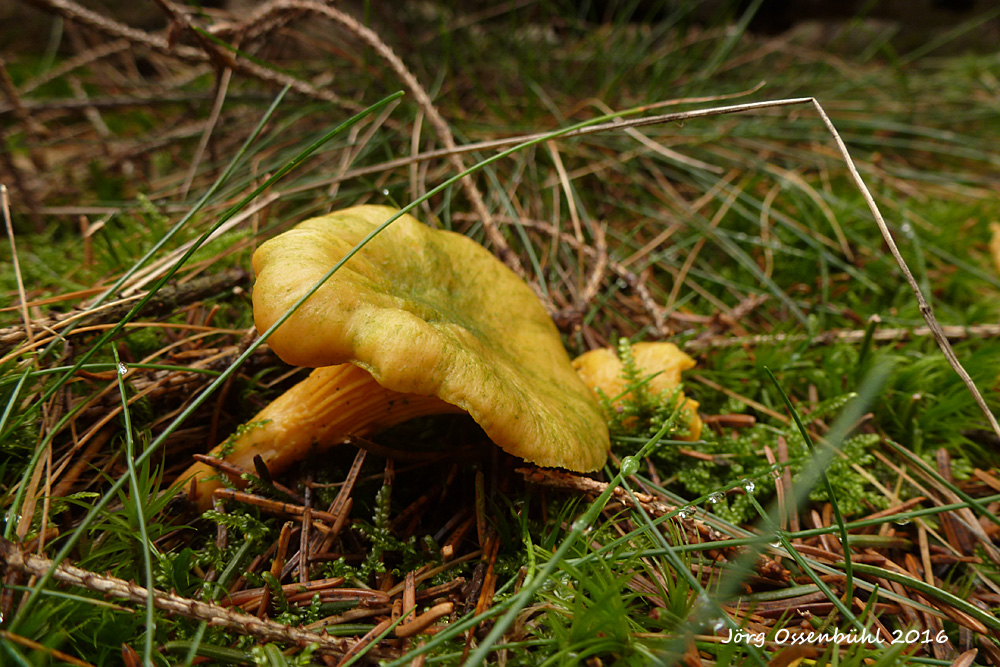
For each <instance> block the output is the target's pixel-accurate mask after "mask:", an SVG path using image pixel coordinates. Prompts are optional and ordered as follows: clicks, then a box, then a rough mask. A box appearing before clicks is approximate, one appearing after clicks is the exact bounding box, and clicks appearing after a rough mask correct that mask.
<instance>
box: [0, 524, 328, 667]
mask: <svg viewBox="0 0 1000 667" xmlns="http://www.w3.org/2000/svg"><path fill="white" fill-rule="evenodd" d="M0 558H2V560H3V561H4V562H5V563H6V565H7V567H8V568H11V569H14V570H19V571H22V572H25V573H27V574H30V575H32V576H36V577H41V576H45V575H46V574H49V573H51V576H52V578H53V579H54V580H56V581H59V582H61V583H64V584H68V585H70V586H79V587H81V588H86V589H87V590H90V591H94V592H96V593H101V594H103V595H106V596H107V597H110V598H114V599H118V600H128V601H130V602H135V603H138V604H146V603H147V601H148V600H149V591H147V589H145V588H143V587H142V586H139V585H138V584H136V583H133V582H130V581H125V580H123V579H118V578H116V577H112V576H109V575H106V574H98V573H96V572H91V571H89V570H85V569H83V568H80V567H76V566H74V565H70V564H68V563H61V564H59V565H56V564H54V563H53V562H52V561H51V560H49V559H48V558H43V557H41V556H36V555H33V554H28V553H25V552H23V551H22V550H21V549H20V548H18V546H17V545H15V544H14V543H13V542H10V541H8V540H6V539H4V538H0ZM152 599H153V605H154V606H155V607H156V608H157V609H160V610H162V611H165V612H167V613H171V614H177V615H178V616H183V617H185V618H192V619H195V620H198V621H206V622H207V623H208V624H209V625H213V626H217V627H222V628H226V629H228V630H235V631H237V632H242V633H244V634H247V635H251V636H253V637H256V638H257V639H258V640H260V641H264V642H271V641H278V642H285V643H288V644H293V645H296V646H308V645H310V644H316V645H317V650H318V651H319V652H320V653H325V654H331V655H341V654H343V653H344V650H345V648H344V642H343V641H342V640H338V639H335V638H333V637H330V636H328V635H327V634H325V633H321V634H317V633H313V632H307V631H305V630H301V629H299V628H295V627H291V626H287V625H282V624H281V623H275V622H274V621H268V620H261V619H259V618H256V617H254V616H251V615H249V614H244V613H242V612H239V611H235V610H232V609H227V608H225V607H222V606H220V605H217V604H214V603H211V602H201V601H198V600H190V599H188V598H184V597H181V596H180V595H176V594H174V593H165V592H162V591H157V590H154V591H153V596H152Z"/></svg>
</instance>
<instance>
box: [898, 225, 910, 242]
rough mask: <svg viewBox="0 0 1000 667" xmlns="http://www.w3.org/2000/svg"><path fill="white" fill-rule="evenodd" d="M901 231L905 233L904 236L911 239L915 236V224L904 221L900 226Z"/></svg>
mask: <svg viewBox="0 0 1000 667" xmlns="http://www.w3.org/2000/svg"><path fill="white" fill-rule="evenodd" d="M899 231H901V232H902V233H903V236H905V237H907V238H911V239H912V238H913V225H911V224H910V223H908V222H904V223H903V224H902V225H900V226H899Z"/></svg>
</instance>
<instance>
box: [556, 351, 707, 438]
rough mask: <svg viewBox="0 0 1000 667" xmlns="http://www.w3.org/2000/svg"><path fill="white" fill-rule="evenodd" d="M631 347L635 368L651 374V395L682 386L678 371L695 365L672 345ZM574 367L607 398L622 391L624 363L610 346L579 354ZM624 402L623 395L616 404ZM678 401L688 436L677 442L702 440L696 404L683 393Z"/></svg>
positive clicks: (587, 383)
mask: <svg viewBox="0 0 1000 667" xmlns="http://www.w3.org/2000/svg"><path fill="white" fill-rule="evenodd" d="M630 347H631V349H632V359H633V360H634V361H635V366H636V368H637V369H638V370H639V371H640V372H641V373H642V374H644V375H653V377H652V379H650V380H649V383H648V384H647V385H646V386H647V389H648V390H649V392H650V394H652V395H654V396H656V395H659V394H662V393H664V392H669V391H672V390H673V389H675V388H676V387H677V385H679V384H680V383H681V372H683V371H686V370H688V369H691V368H694V365H695V364H694V359H692V358H691V357H689V356H688V355H686V354H685V353H684V352H682V351H681V349H680V348H678V347H677V346H676V345H674V344H673V343H667V342H655V343H633V344H632V345H631V346H630ZM573 367H574V368H575V369H576V372H577V373H578V374H579V375H580V378H581V379H582V380H583V381H584V383H585V384H586V385H587V386H588V387H590V388H591V389H594V390H597V389H600V390H601V392H603V393H604V395H605V396H607V397H608V398H611V399H615V398H616V397H618V396H619V395H620V394H621V393H622V392H624V391H625V377H624V374H623V373H622V368H623V364H622V362H621V359H619V358H618V354H617V353H616V352H615V351H614V350H613V349H611V348H609V347H607V348H599V349H596V350H591V351H590V352H585V353H584V354H581V355H580V356H579V357H577V358H576V359H574V360H573ZM654 373H655V375H654ZM624 399H625V397H624V396H622V397H621V398H618V399H617V401H616V403H620V402H621V401H622V400H624ZM679 400H680V401H682V405H683V409H684V410H686V411H688V435H687V436H682V437H681V438H680V439H682V440H697V439H698V438H700V437H701V427H702V421H701V417H699V416H698V402H697V401H695V400H692V399H690V398H685V396H684V394H681V395H680V396H679Z"/></svg>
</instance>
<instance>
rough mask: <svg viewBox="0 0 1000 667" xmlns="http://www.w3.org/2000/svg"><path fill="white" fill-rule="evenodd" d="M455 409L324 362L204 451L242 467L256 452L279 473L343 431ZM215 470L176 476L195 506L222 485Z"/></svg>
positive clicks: (370, 429)
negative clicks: (190, 490)
mask: <svg viewBox="0 0 1000 667" xmlns="http://www.w3.org/2000/svg"><path fill="white" fill-rule="evenodd" d="M459 412H463V410H462V409H461V408H458V407H456V406H454V405H451V404H449V403H446V402H444V401H442V400H441V399H440V398H438V397H436V396H421V395H418V394H405V393H400V392H397V391H392V390H390V389H385V388H384V387H382V386H381V385H379V384H378V383H377V382H376V381H375V380H374V378H372V376H371V375H370V374H369V373H368V372H367V371H365V370H364V369H362V368H359V367H358V366H355V365H354V364H339V365H337V366H325V367H323V368H317V369H316V370H314V371H313V372H312V373H310V374H309V377H307V378H306V379H305V380H303V381H302V382H300V383H298V384H297V385H295V386H294V387H292V388H291V389H289V390H288V391H287V392H285V393H284V394H282V395H281V396H279V397H278V398H277V399H276V400H275V401H274V402H273V403H271V404H270V405H268V406H267V407H265V408H264V409H263V410H261V411H260V412H258V413H257V415H256V416H255V417H254V418H253V419H252V420H250V422H248V423H247V424H246V425H245V426H244V427H242V428H241V429H240V430H239V431H237V433H236V434H235V435H234V436H233V437H231V438H229V439H228V440H226V441H225V442H223V443H222V444H220V445H218V446H216V447H215V449H213V450H212V451H211V452H210V453H209V455H210V456H215V457H218V458H224V459H225V460H226V461H227V462H228V463H232V464H233V465H236V466H239V467H240V468H243V469H246V470H253V469H254V457H256V456H260V457H261V459H262V460H263V461H264V463H265V464H266V465H267V469H268V470H269V471H270V472H272V473H274V474H278V473H281V472H282V471H284V470H285V469H286V468H288V467H289V466H290V465H291V464H293V463H295V462H296V461H301V460H302V459H304V458H305V457H306V456H307V455H308V454H310V453H316V452H320V451H323V450H325V449H328V448H330V447H332V446H334V445H337V444H339V443H340V442H342V441H343V440H344V438H346V437H347V436H352V435H353V436H361V437H365V436H368V435H371V434H373V433H377V432H378V431H381V430H384V429H387V428H390V427H392V426H395V425H397V424H402V423H403V422H406V421H409V420H411V419H415V418H417V417H423V416H426V415H436V414H446V413H459ZM217 475H218V473H217V472H216V471H215V470H214V469H213V468H212V467H211V466H209V465H207V464H204V463H200V462H199V463H195V464H194V465H192V466H191V467H190V468H188V469H187V471H185V472H184V474H183V475H181V477H180V478H179V479H181V480H190V479H191V478H194V479H196V480H198V481H197V488H196V489H195V499H196V502H197V505H198V507H199V508H200V509H207V508H208V507H210V506H211V501H212V492H213V491H215V489H217V488H219V487H220V486H221V485H222V482H221V481H219V480H218V479H217V478H216V477H217ZM187 483H190V482H187Z"/></svg>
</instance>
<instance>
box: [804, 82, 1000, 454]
mask: <svg viewBox="0 0 1000 667" xmlns="http://www.w3.org/2000/svg"><path fill="white" fill-rule="evenodd" d="M810 102H811V103H812V105H813V107H815V109H816V112H817V113H819V115H820V118H821V119H822V120H823V124H824V125H826V128H827V129H828V130H829V131H830V134H832V135H833V139H834V141H835V142H836V143H837V149H838V150H839V151H840V154H841V155H842V156H843V157H844V160H845V161H846V162H847V169H848V170H849V171H850V172H851V178H853V179H854V183H855V185H857V186H858V189H859V190H860V191H861V196H862V197H864V198H865V202H866V203H867V204H868V210H870V211H871V212H872V215H873V216H875V222H876V223H877V224H878V229H879V231H880V232H881V233H882V238H883V239H884V240H885V243H886V245H888V246H889V252H890V253H892V257H893V259H895V260H896V264H898V265H899V268H900V270H901V271H902V272H903V275H904V276H905V277H906V282H907V283H908V284H909V286H910V289H911V290H913V296H914V297H915V298H916V300H917V306H918V307H919V308H920V314H921V316H923V318H924V321H925V322H927V326H928V327H930V330H931V334H932V335H933V336H934V340H935V341H936V342H937V344H938V347H939V348H941V352H943V353H944V356H945V359H947V360H948V363H949V364H951V367H952V368H953V369H954V370H955V372H956V373H958V377H960V378H961V379H962V382H963V383H964V384H965V386H966V387H968V389H969V392H970V393H971V394H972V396H973V398H975V399H976V404H977V405H979V408H980V409H981V410H982V411H983V414H984V415H986V419H987V421H989V423H990V426H991V427H992V428H993V432H994V433H996V435H997V437H1000V423H998V422H997V418H996V417H995V416H994V415H993V412H992V411H991V410H990V408H989V406H988V405H986V400H985V399H984V398H983V395H982V394H981V393H979V389H978V388H977V387H976V383H975V382H973V381H972V378H971V377H970V376H969V374H968V372H966V370H965V368H964V367H963V366H962V363H961V362H960V361H959V360H958V357H957V356H956V355H955V350H953V349H952V347H951V343H950V342H949V341H948V336H947V335H946V334H945V332H944V330H943V329H942V328H941V325H940V324H938V321H937V318H936V317H934V312H933V311H932V310H931V306H930V304H929V303H927V300H926V299H925V298H924V294H923V292H921V291H920V285H918V284H917V279H916V278H914V277H913V273H912V272H911V271H910V268H909V267H908V266H907V265H906V261H905V260H904V259H903V256H902V255H901V254H900V252H899V248H897V247H896V241H895V240H894V239H893V238H892V233H891V232H890V231H889V227H888V225H886V224H885V220H884V219H883V218H882V212H881V211H879V208H878V205H877V204H876V203H875V199H874V198H873V197H872V195H871V192H869V191H868V186H867V185H865V182H864V180H862V178H861V174H859V173H858V169H857V167H856V166H854V160H853V159H851V154H850V153H849V152H848V150H847V146H846V145H845V144H844V140H843V139H841V138H840V133H839V132H837V128H835V127H834V126H833V122H832V121H831V120H830V117H829V116H827V115H826V112H825V111H824V110H823V107H822V106H820V103H819V102H818V101H817V100H816V99H815V98H811V99H810Z"/></svg>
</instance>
